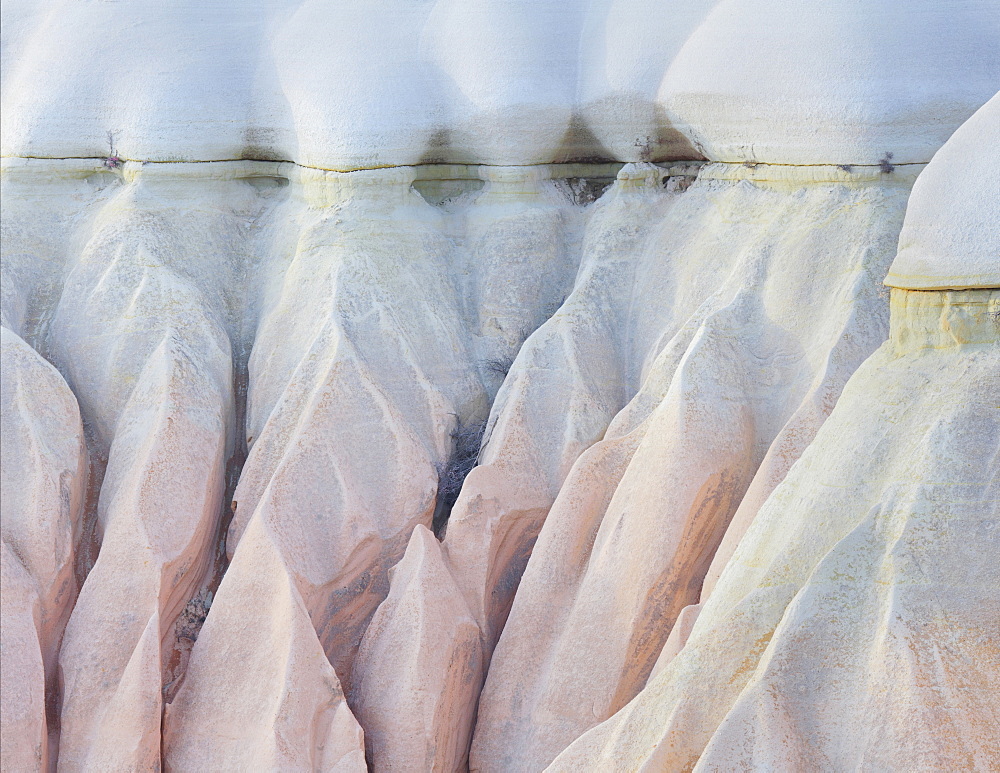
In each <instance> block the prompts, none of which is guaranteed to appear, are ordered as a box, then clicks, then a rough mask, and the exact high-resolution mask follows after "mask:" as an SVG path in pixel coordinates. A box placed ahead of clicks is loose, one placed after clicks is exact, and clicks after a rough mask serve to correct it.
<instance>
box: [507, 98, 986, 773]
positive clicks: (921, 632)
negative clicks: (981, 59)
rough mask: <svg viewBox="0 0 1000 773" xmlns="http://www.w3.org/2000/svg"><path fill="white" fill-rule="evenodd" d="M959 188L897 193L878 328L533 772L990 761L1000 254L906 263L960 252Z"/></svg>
mask: <svg viewBox="0 0 1000 773" xmlns="http://www.w3.org/2000/svg"><path fill="white" fill-rule="evenodd" d="M998 105H1000V103H998V102H997V101H996V100H995V99H994V100H991V102H990V103H988V104H987V105H985V106H984V107H983V108H981V109H980V111H979V112H978V113H977V114H976V115H975V116H974V117H973V119H971V121H970V126H971V127H973V128H975V127H976V126H988V127H990V128H989V129H987V131H986V132H985V136H983V135H978V136H974V135H972V134H970V133H967V132H966V131H960V132H957V133H956V135H955V137H954V138H953V139H952V140H950V141H949V142H948V143H947V144H946V145H945V147H944V148H942V150H941V151H940V152H939V153H938V155H937V156H936V157H935V159H934V160H933V161H932V162H931V164H930V165H929V166H928V172H929V173H930V174H929V175H928V177H929V179H931V180H934V179H942V178H945V179H947V177H948V176H949V175H948V171H947V170H948V169H949V168H951V167H953V166H954V159H955V158H956V157H957V158H965V159H966V162H965V163H966V164H967V163H968V158H969V156H970V155H973V154H976V153H977V152H979V151H980V148H981V145H980V143H981V142H983V141H984V140H985V141H986V142H989V138H990V133H991V132H995V129H994V128H993V127H995V126H997V125H998V124H997V121H996V118H997V110H998ZM963 167H964V168H967V167H966V166H965V164H960V165H958V166H957V171H956V173H957V174H959V175H961V174H962V171H963ZM921 179H923V177H921ZM976 188H977V186H976V185H973V186H971V190H970V187H969V186H956V187H954V188H952V189H951V190H945V191H944V192H943V193H942V195H941V196H940V197H939V203H938V206H937V207H936V208H935V207H931V206H929V205H928V204H927V203H926V202H925V203H924V204H923V205H922V206H917V207H913V208H911V209H909V210H908V211H907V214H906V219H905V224H904V226H903V229H902V231H903V235H902V236H901V237H900V251H899V254H898V256H897V257H896V260H895V261H894V262H893V265H892V267H891V270H890V272H889V278H888V279H887V280H886V283H887V284H891V285H893V289H892V297H891V312H890V314H891V319H890V322H891V325H890V331H889V338H888V340H887V341H886V342H885V343H883V344H882V345H881V346H880V347H879V348H878V350H877V351H876V352H875V353H874V354H873V355H872V356H871V357H870V358H868V359H867V360H866V361H865V362H864V363H863V364H862V365H861V367H860V368H859V369H858V370H857V372H856V373H855V374H854V375H853V376H852V377H851V378H850V380H849V381H848V382H847V384H846V386H845V387H844V390H843V394H842V395H841V397H840V399H839V401H838V402H837V405H836V407H835V408H834V410H833V413H832V415H831V416H830V418H829V420H828V421H826V422H825V423H824V424H823V426H822V427H821V428H820V430H819V432H818V433H817V435H816V438H815V440H814V441H813V442H812V443H811V444H810V445H809V446H808V448H806V449H805V451H804V452H803V453H802V456H801V459H800V460H799V461H798V463H796V464H795V465H794V466H793V467H792V468H791V470H790V471H789V472H788V474H787V476H786V477H785V478H784V480H783V481H782V482H781V483H780V484H779V485H778V486H777V487H776V488H775V489H774V491H773V493H772V494H771V495H770V496H769V497H768V498H767V499H766V501H765V502H764V503H763V505H762V506H761V507H760V509H759V512H758V513H757V515H756V517H755V518H754V519H753V521H752V523H751V524H750V525H749V528H746V529H743V528H742V526H741V525H739V527H740V536H741V538H740V539H739V540H738V547H736V548H735V550H734V551H733V553H732V555H731V556H730V557H728V560H727V561H726V564H725V568H724V569H723V570H722V571H721V576H720V577H719V578H718V580H717V582H715V583H713V585H712V587H709V586H708V584H707V583H706V586H705V587H704V588H703V591H702V604H701V605H700V613H698V614H690V615H689V617H693V618H694V622H693V623H692V622H690V621H688V622H686V624H685V626H684V627H685V628H689V631H686V632H678V631H677V630H675V633H676V634H677V637H678V638H687V641H686V643H684V642H683V641H681V642H675V646H674V647H673V648H672V650H673V651H671V652H669V653H668V654H667V656H666V657H662V656H661V662H658V663H657V665H656V673H655V674H654V675H653V676H652V678H651V679H650V680H649V683H648V684H647V685H646V686H645V689H643V690H642V691H641V692H639V693H638V695H637V696H636V697H635V698H634V699H633V700H632V701H631V702H629V703H628V704H627V705H625V706H624V707H623V708H621V710H620V711H618V712H617V713H616V714H615V715H614V716H612V717H611V718H609V719H607V720H606V721H605V722H603V723H602V724H600V725H598V726H597V727H595V728H593V729H592V730H590V731H589V732H587V733H585V734H584V735H582V736H581V737H580V738H578V739H577V740H576V741H575V742H574V743H573V744H572V745H570V746H569V748H567V749H566V750H565V751H563V752H562V753H561V754H560V755H559V756H558V757H557V758H556V759H555V761H554V762H553V763H552V764H551V765H550V766H549V767H548V769H549V770H567V771H568V770H580V769H601V770H623V771H624V770H677V769H692V768H693V769H694V770H723V769H724V770H733V769H751V770H756V769H814V768H834V769H847V768H850V769H858V768H867V767H872V768H880V769H891V770H906V769H919V768H925V767H929V768H931V769H968V770H990V769H992V768H994V767H996V766H997V765H998V764H1000V755H998V754H997V751H996V749H995V745H994V744H993V743H992V742H991V740H989V739H992V738H994V737H995V736H996V734H997V731H998V729H1000V725H998V723H997V719H996V712H997V708H998V704H997V694H998V692H997V689H998V686H1000V681H998V680H1000V671H998V670H997V668H996V651H997V642H998V641H1000V627H998V621H1000V614H998V613H1000V609H998V606H997V598H998V590H1000V572H998V570H997V567H996V563H995V561H993V559H992V553H993V552H994V550H995V548H994V541H995V535H994V531H995V524H996V520H997V517H998V516H1000V487H998V483H1000V475H998V466H997V465H998V462H1000V457H998V449H1000V415H998V412H997V406H998V404H1000V382H998V381H997V380H996V378H995V377H994V374H995V373H996V372H997V370H998V366H1000V325H998V320H1000V288H992V287H990V286H989V284H988V283H987V282H984V281H983V271H982V269H983V268H984V267H985V268H986V269H987V271H986V273H987V275H989V272H990V271H993V270H995V269H996V268H997V262H998V260H1000V257H995V258H993V259H992V260H986V261H982V260H981V259H979V260H977V259H976V258H977V257H979V255H981V253H978V252H975V251H974V252H973V255H972V256H971V257H972V258H973V259H972V260H969V261H968V262H966V263H965V264H964V265H965V267H966V273H965V274H964V275H962V274H957V273H952V274H951V276H950V283H951V284H955V285H957V286H958V288H957V289H953V290H951V289H949V290H936V291H928V290H925V289H922V285H923V282H922V281H921V278H920V277H916V278H913V277H910V276H907V275H906V273H905V271H906V270H907V269H908V268H909V267H911V266H912V265H913V264H914V261H913V252H917V251H921V250H924V249H927V247H928V246H931V249H937V250H939V252H938V253H937V254H936V255H934V254H933V253H930V252H929V251H928V252H924V253H923V256H924V259H925V263H924V265H925V266H926V275H930V276H935V275H936V276H941V275H944V274H945V273H946V272H949V271H952V272H953V271H954V268H955V267H956V266H959V265H963V264H962V263H961V262H960V260H959V256H960V255H961V254H962V252H963V250H964V249H965V248H966V247H965V245H966V243H967V242H966V240H962V239H955V240H951V241H942V240H941V239H940V238H935V237H938V235H939V234H940V232H941V223H942V217H943V213H947V212H949V211H953V210H954V208H955V201H954V199H955V198H957V199H958V200H959V201H961V200H964V199H966V197H969V196H970V195H971V196H972V197H975V193H976ZM926 190H927V188H926V187H923V188H922V190H917V191H915V192H914V194H913V197H911V198H916V199H917V201H918V203H919V202H920V200H921V199H920V197H921V195H926V193H925V192H926ZM998 214H1000V213H998V211H997V205H996V201H995V200H991V201H989V202H984V206H982V207H980V208H978V209H974V210H963V215H964V224H965V225H966V226H967V227H969V228H971V229H973V231H974V232H979V233H981V234H983V236H984V237H985V238H986V239H987V241H989V239H991V238H992V234H993V230H994V229H995V224H996V220H997V216H998ZM913 234H916V235H917V236H916V237H913V236H908V235H913ZM921 236H923V237H924V239H925V241H921V239H920V237H921ZM907 279H909V280H910V281H912V282H913V283H914V284H916V285H917V287H918V288H919V289H907V288H906V284H907V282H906V280H907ZM900 285H902V287H900ZM972 424H975V426H976V430H975V432H970V431H969V427H970V426H971V425H972ZM550 521H551V518H550ZM734 525H737V524H734ZM731 528H732V527H731ZM534 555H535V557H537V556H538V555H539V554H538V551H537V549H536V552H535V554H534ZM529 568H530V567H529ZM519 595H520V594H519ZM671 636H672V638H673V637H674V634H672V635H671ZM669 644H670V642H668V645H669ZM491 676H492V673H491ZM889 696H891V698H890V697H889Z"/></svg>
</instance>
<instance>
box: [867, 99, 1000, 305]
mask: <svg viewBox="0 0 1000 773" xmlns="http://www.w3.org/2000/svg"><path fill="white" fill-rule="evenodd" d="M885 283H886V284H887V285H889V286H890V287H897V288H900V289H903V290H971V289H981V288H994V287H1000V94H997V95H996V96H995V97H993V99H991V100H990V101H989V102H987V103H986V104H985V105H983V107H981V108H980V109H979V111H978V112H977V113H976V114H975V115H973V116H972V118H970V119H969V120H968V121H966V122H965V123H964V124H962V126H961V127H960V128H959V129H958V131H956V132H955V134H954V135H952V137H951V139H950V140H948V142H946V143H945V144H944V146H943V147H942V148H941V150H939V151H938V152H937V154H936V155H935V156H934V159H933V160H932V161H931V162H930V163H929V164H928V165H927V168H926V169H924V171H923V172H921V173H920V176H919V177H918V178H917V181H916V183H914V185H913V191H912V192H911V193H910V201H909V203H908V204H907V207H906V218H905V220H904V221H903V230H902V232H901V233H900V235H899V252H898V253H897V255H896V259H895V260H894V261H893V263H892V266H891V267H890V268H889V275H888V276H887V277H886V280H885Z"/></svg>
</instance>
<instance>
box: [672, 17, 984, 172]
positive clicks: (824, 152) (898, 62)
mask: <svg viewBox="0 0 1000 773" xmlns="http://www.w3.org/2000/svg"><path fill="white" fill-rule="evenodd" d="M998 83H1000V3H998V2H996V0H956V2H941V0H851V2H831V1H830V0H721V2H719V3H718V4H717V5H716V6H715V7H714V8H713V9H712V12H711V13H710V14H708V16H707V17H706V19H705V21H704V22H703V23H702V24H701V25H700V26H699V27H698V29H697V30H695V31H694V32H693V33H692V35H691V36H690V37H689V38H688V40H687V42H686V43H685V45H684V47H683V48H682V49H681V50H680V51H679V52H678V54H677V56H676V58H675V59H674V61H673V63H672V64H671V66H670V68H669V69H668V71H667V74H666V76H665V77H664V81H663V83H662V85H661V87H660V93H659V100H660V102H661V104H662V105H663V107H664V110H665V114H666V117H667V118H668V119H669V120H670V122H671V123H672V125H673V126H674V127H676V128H677V129H678V130H679V131H681V132H682V133H684V134H685V135H687V137H688V138H689V139H690V140H691V141H692V143H693V144H694V146H695V147H696V148H697V149H698V150H699V151H701V152H702V153H703V154H704V155H705V156H706V157H707V158H709V159H711V160H713V161H731V162H746V161H750V162H758V161H759V162H767V163H776V164H852V165H854V164H856V165H877V164H880V162H882V161H883V160H885V161H886V162H887V163H890V164H900V163H926V162H927V161H929V160H930V158H931V156H932V155H933V154H934V152H935V151H936V150H937V149H938V148H939V147H941V145H942V144H943V143H944V142H945V140H947V139H948V137H949V136H950V135H951V133H952V132H953V131H954V130H955V129H956V128H958V127H959V126H960V125H961V124H962V122H963V121H965V120H966V119H967V118H968V117H969V116H970V115H972V113H973V112H974V111H975V110H976V108H978V107H979V106H980V105H982V104H983V103H984V102H986V100H988V99H989V98H990V97H991V96H992V95H993V94H994V92H995V91H996V89H997V84H998ZM888 154H892V155H891V156H889V155H888Z"/></svg>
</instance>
